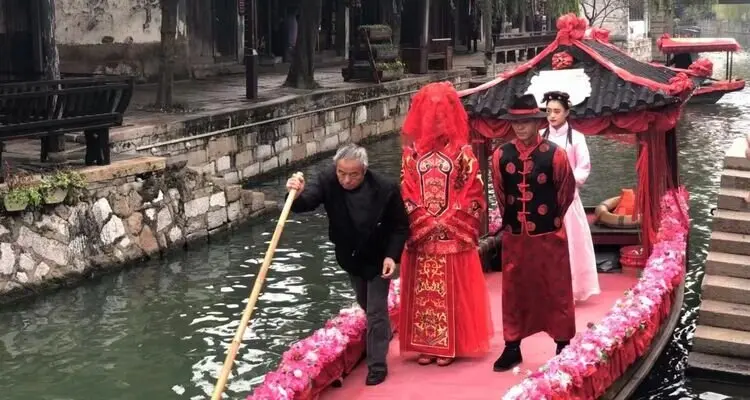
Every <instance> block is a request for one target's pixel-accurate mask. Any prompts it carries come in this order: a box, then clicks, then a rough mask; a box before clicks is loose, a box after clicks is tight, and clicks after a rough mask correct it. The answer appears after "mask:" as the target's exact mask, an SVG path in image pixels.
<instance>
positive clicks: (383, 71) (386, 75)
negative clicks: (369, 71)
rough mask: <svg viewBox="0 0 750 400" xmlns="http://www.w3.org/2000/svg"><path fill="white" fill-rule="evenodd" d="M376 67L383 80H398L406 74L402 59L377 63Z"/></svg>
mask: <svg viewBox="0 0 750 400" xmlns="http://www.w3.org/2000/svg"><path fill="white" fill-rule="evenodd" d="M375 68H376V69H377V74H379V75H380V81H381V82H386V81H393V80H397V79H400V78H401V77H403V76H404V63H403V62H401V61H400V60H396V61H393V62H381V63H377V64H375Z"/></svg>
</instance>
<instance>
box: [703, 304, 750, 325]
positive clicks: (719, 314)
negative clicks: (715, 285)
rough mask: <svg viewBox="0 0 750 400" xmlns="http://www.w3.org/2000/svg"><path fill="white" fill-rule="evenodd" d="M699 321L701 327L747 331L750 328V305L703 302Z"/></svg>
mask: <svg viewBox="0 0 750 400" xmlns="http://www.w3.org/2000/svg"><path fill="white" fill-rule="evenodd" d="M698 320H699V321H700V323H701V325H708V326H713V327H717V328H726V329H735V330H739V331H743V330H747V329H748V327H750V305H747V304H737V303H727V302H725V301H717V300H703V302H702V303H701V308H700V314H699V316H698Z"/></svg>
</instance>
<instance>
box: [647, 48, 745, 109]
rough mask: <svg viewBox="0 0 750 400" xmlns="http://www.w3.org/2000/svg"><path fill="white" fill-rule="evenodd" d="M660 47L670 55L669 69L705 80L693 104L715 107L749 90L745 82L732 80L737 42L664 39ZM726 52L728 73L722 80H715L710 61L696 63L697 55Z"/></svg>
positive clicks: (697, 91) (701, 60)
mask: <svg viewBox="0 0 750 400" xmlns="http://www.w3.org/2000/svg"><path fill="white" fill-rule="evenodd" d="M657 45H658V46H659V50H661V52H662V53H664V54H666V55H667V63H666V65H668V66H670V67H671V68H673V69H674V70H675V71H681V72H685V73H688V74H690V75H692V76H695V77H699V78H703V81H702V82H701V85H700V87H698V88H697V90H696V91H695V92H694V93H693V97H692V98H691V99H690V101H689V103H690V104H714V103H716V102H717V101H719V100H720V99H721V98H722V97H723V96H724V95H725V94H727V93H731V92H737V91H740V90H742V89H744V88H745V80H744V79H740V78H732V70H733V61H734V60H733V55H734V53H735V52H737V51H739V50H740V45H739V43H737V41H736V40H735V39H733V38H694V37H693V38H671V37H669V35H664V36H662V37H661V38H660V39H659V40H658V41H657ZM714 52H726V73H725V77H724V79H722V80H718V79H713V78H712V77H711V75H712V72H713V64H712V63H711V61H709V60H708V59H705V58H704V59H697V60H693V56H692V54H693V53H714Z"/></svg>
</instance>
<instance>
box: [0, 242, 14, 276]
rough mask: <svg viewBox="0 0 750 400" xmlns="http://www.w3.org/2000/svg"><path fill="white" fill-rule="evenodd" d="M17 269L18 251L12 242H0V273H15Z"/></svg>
mask: <svg viewBox="0 0 750 400" xmlns="http://www.w3.org/2000/svg"><path fill="white" fill-rule="evenodd" d="M15 270H16V253H15V252H13V246H12V245H11V244H10V243H0V275H13V273H14V272H15Z"/></svg>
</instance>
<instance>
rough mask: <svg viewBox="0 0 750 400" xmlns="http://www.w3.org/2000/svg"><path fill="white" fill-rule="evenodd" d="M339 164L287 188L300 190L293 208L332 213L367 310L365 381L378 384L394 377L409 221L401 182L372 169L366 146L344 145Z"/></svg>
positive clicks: (339, 246) (345, 264)
mask: <svg viewBox="0 0 750 400" xmlns="http://www.w3.org/2000/svg"><path fill="white" fill-rule="evenodd" d="M333 162H334V164H333V165H331V166H330V167H329V168H326V169H324V170H323V171H322V172H320V174H318V176H317V179H316V180H314V181H312V182H310V183H309V184H308V185H305V180H304V179H302V178H299V177H296V176H292V177H291V178H289V180H288V181H287V184H286V186H287V189H289V190H291V189H297V197H296V199H295V200H294V203H293V204H292V211H293V212H296V213H299V212H306V211H313V210H315V209H316V208H317V207H318V206H319V205H321V204H323V207H324V208H325V210H326V213H327V214H328V223H329V228H328V234H329V237H330V239H331V242H333V244H334V245H335V247H336V261H337V262H338V263H339V265H340V266H341V268H343V269H344V270H345V271H346V272H348V273H349V278H350V280H351V283H352V288H353V289H354V293H355V294H356V297H357V302H358V303H359V305H360V306H361V307H362V308H363V309H364V310H365V311H366V313H367V337H366V341H367V367H368V370H369V371H368V374H367V380H366V382H365V383H366V384H367V385H377V384H380V383H382V382H383V381H384V380H385V378H386V376H387V375H388V369H387V366H386V356H387V354H388V345H389V343H390V340H391V332H392V331H391V325H390V319H389V318H390V317H389V315H388V289H389V287H390V278H391V277H392V276H393V273H394V272H395V269H396V264H397V263H398V262H399V260H400V258H401V252H402V251H403V250H404V244H405V243H406V239H407V238H408V236H409V219H408V217H407V216H406V209H405V207H404V202H403V200H402V198H401V191H400V187H399V184H398V182H396V181H395V180H390V179H387V178H386V177H383V176H381V175H379V174H376V173H375V172H373V171H371V170H369V169H368V168H367V151H366V150H365V149H364V148H363V147H360V146H357V145H355V144H349V145H346V146H344V147H341V148H340V149H339V150H338V151H337V152H336V155H335V156H334V157H333Z"/></svg>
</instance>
